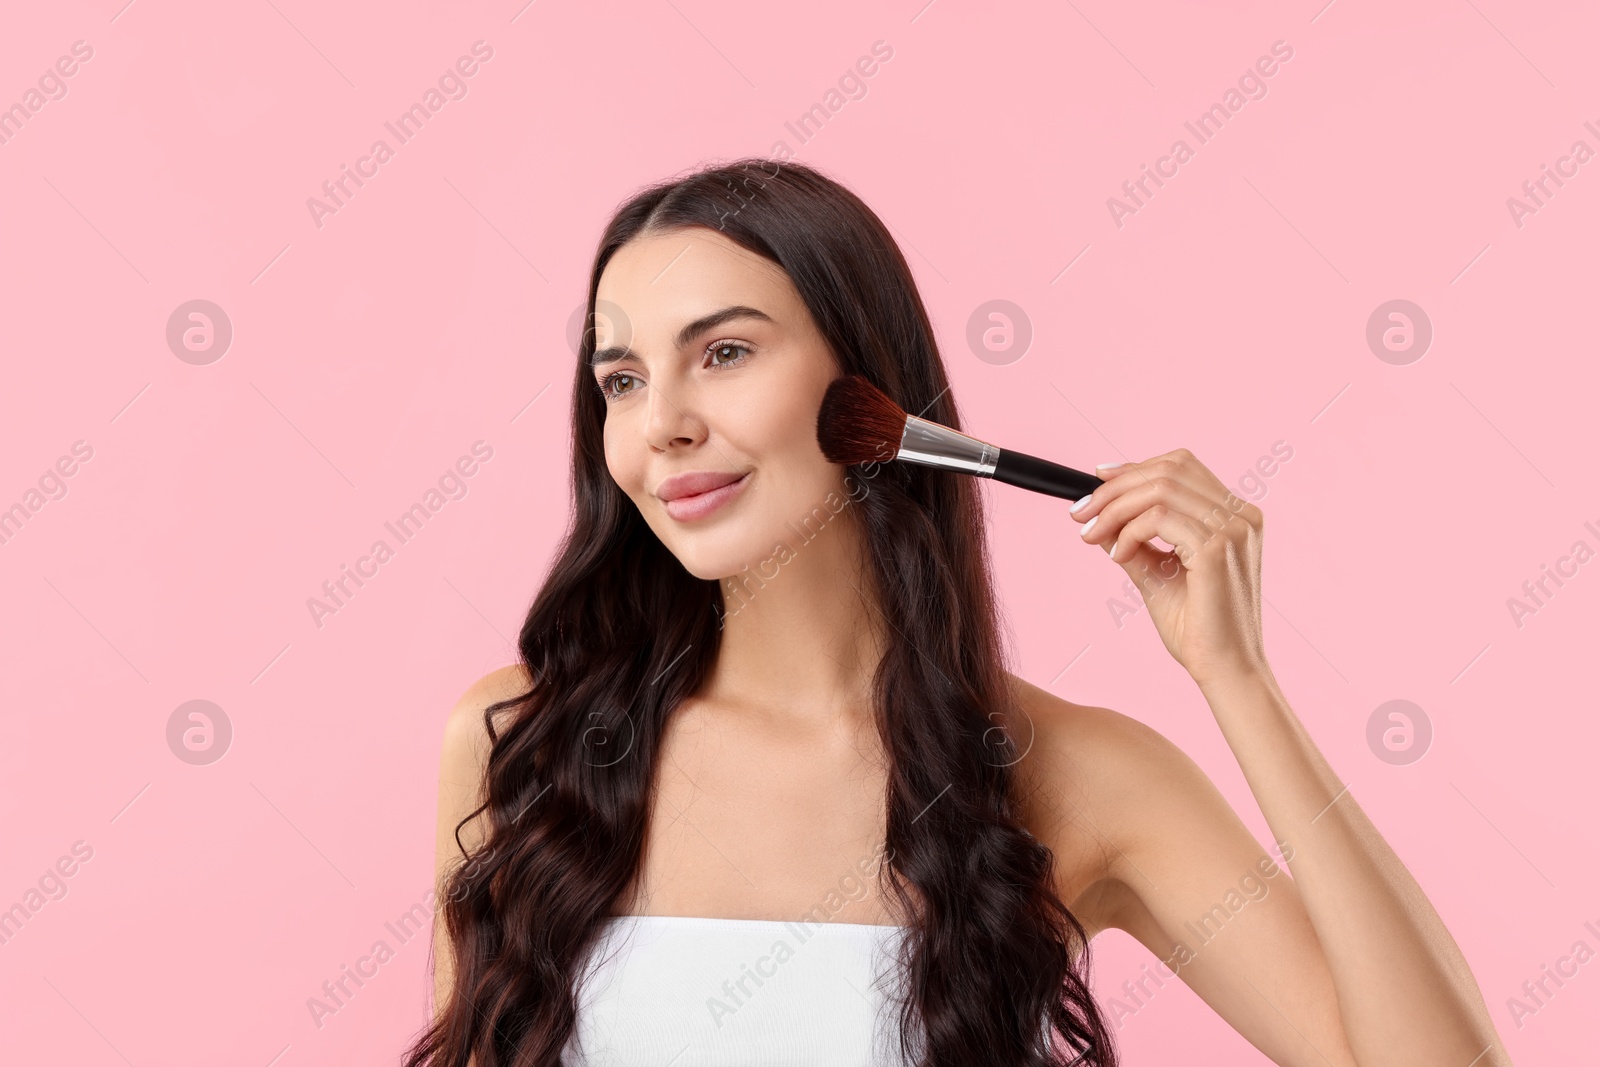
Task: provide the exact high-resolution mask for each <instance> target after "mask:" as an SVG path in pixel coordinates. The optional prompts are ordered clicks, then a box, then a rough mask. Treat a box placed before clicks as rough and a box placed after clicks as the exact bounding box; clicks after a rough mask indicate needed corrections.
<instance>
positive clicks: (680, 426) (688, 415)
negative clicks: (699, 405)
mask: <svg viewBox="0 0 1600 1067" xmlns="http://www.w3.org/2000/svg"><path fill="white" fill-rule="evenodd" d="M674 392H675V393H677V395H676V396H674V395H669V394H668V393H667V391H666V390H664V389H662V388H661V387H660V386H659V385H652V386H650V388H649V394H650V395H649V396H647V397H645V405H646V414H645V439H646V440H647V441H649V443H650V447H652V448H654V449H657V450H658V451H662V452H665V451H666V450H667V449H669V448H671V447H672V446H673V445H675V444H676V445H688V444H694V443H696V442H697V441H700V440H703V439H704V438H705V423H704V422H703V421H702V420H701V419H700V418H699V416H698V415H697V414H696V413H695V411H694V410H693V408H694V402H693V399H692V398H691V397H689V396H687V395H686V394H685V392H684V391H683V390H674Z"/></svg>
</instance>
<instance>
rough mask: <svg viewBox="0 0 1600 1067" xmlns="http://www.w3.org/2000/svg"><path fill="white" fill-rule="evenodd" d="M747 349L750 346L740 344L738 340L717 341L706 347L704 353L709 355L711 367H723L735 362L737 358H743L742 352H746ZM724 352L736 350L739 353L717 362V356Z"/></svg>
mask: <svg viewBox="0 0 1600 1067" xmlns="http://www.w3.org/2000/svg"><path fill="white" fill-rule="evenodd" d="M749 351H750V346H748V345H742V344H740V343H739V342H738V341H718V342H716V343H715V344H713V345H711V346H709V347H708V348H707V349H706V353H707V354H708V355H709V356H710V357H711V365H712V366H713V367H725V366H727V365H728V364H729V363H737V362H739V360H741V359H743V358H744V354H748V353H749ZM724 352H738V353H741V354H740V355H736V356H733V357H732V358H730V359H727V360H723V361H722V362H718V361H717V357H718V356H719V355H721V354H722V353H724Z"/></svg>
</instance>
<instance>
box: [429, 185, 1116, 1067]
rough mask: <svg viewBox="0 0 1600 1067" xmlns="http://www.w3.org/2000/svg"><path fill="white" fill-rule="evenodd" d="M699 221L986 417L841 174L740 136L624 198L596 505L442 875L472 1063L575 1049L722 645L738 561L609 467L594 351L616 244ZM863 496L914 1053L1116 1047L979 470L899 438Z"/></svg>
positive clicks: (895, 384) (449, 1027)
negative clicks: (721, 568) (767, 156)
mask: <svg viewBox="0 0 1600 1067" xmlns="http://www.w3.org/2000/svg"><path fill="white" fill-rule="evenodd" d="M690 226H703V227H707V228H709V229H713V230H718V231H720V232H721V233H722V234H723V235H725V236H726V237H728V238H729V239H731V240H732V241H734V242H736V243H738V244H739V245H741V246H743V247H744V248H746V249H749V250H750V251H752V252H755V253H757V254H759V255H761V256H764V257H766V258H767V259H769V260H771V261H772V262H774V263H776V264H778V265H779V266H781V267H782V268H783V269H784V270H785V271H786V272H787V273H788V275H789V277H790V278H791V279H792V280H793V282H794V285H795V287H796V288H797V289H798V290H799V293H800V296H801V298H802V299H803V300H804V302H805V304H806V307H807V308H808V309H809V310H810V313H811V315H812V317H813V318H814V319H815V321H816V324H817V326H818V327H819V329H820V330H821V333H822V335H823V337H824V338H826V339H827V342H828V344H829V345H830V346H831V348H832V350H833V352H834V353H835V355H836V357H837V359H838V361H839V364H840V366H841V367H842V369H843V371H844V373H846V374H860V375H863V376H865V377H866V378H867V379H868V380H870V381H871V382H872V383H873V384H874V385H876V386H877V387H878V388H880V389H882V390H883V391H884V392H885V393H887V394H888V395H889V396H891V397H893V398H894V399H895V400H896V401H897V402H899V404H900V405H901V406H902V407H904V408H905V409H906V410H907V411H910V412H913V413H918V414H922V415H923V416H925V417H927V418H930V419H932V420H934V421H936V422H940V423H943V424H944V425H946V426H950V427H956V428H959V427H960V425H961V423H960V418H959V416H958V414H957V412H956V404H955V400H954V398H953V397H952V396H951V395H950V391H949V383H948V381H947V379H946V377H945V369H944V365H943V363H942V362H941V359H940V356H939V353H938V350H937V348H936V347H935V343H934V338H933V330H932V327H931V326H930V324H929V321H928V315H927V312H926V310H925V309H924V307H923V305H922V300H921V297H920V296H919V295H918V293H917V290H916V285H915V282H914V280H913V278H912V275H911V271H910V269H909V268H908V267H907V265H906V261H905V258H904V257H903V256H902V255H901V253H900V250H899V248H898V247H897V246H896V245H895V242H894V240H893V239H892V238H891V236H890V234H889V232H888V230H887V229H886V228H885V227H884V225H883V223H882V222H881V221H880V220H879V219H878V218H877V216H876V215H874V214H873V212H872V211H871V209H869V208H868V207H867V206H866V204H864V203H863V202H862V201H861V200H860V199H859V198H858V197H856V196H855V195H854V194H853V193H851V192H850V191H849V190H847V189H845V188H844V187H843V186H841V185H839V184H838V183H837V182H835V181H833V180H831V179H829V178H827V177H825V176H823V175H822V174H821V173H820V172H819V171H817V170H815V169H814V168H811V167H808V166H805V165H801V164H797V163H787V162H786V163H778V162H776V161H771V160H762V159H755V158H750V159H741V160H737V161H735V162H733V163H730V164H727V165H723V166H717V167H710V168H705V169H701V170H699V171H696V172H694V173H691V174H689V175H688V176H687V177H682V178H677V179H673V180H669V181H665V182H662V183H660V184H657V185H655V186H652V187H650V188H648V189H646V190H644V191H643V192H641V193H639V194H638V195H636V196H634V197H633V198H632V199H630V200H628V201H627V202H625V203H624V204H623V205H622V206H621V207H620V208H619V209H618V211H617V213H616V215H615V216H614V217H613V219H612V220H611V223H610V225H609V226H608V227H607V228H606V231H605V234H604V237H603V238H602V240H601V242H600V247H599V249H598V251H597V253H596V255H595V259H594V266H593V270H592V271H591V273H590V277H589V295H588V319H587V320H586V321H587V322H588V323H589V324H590V329H589V330H587V331H586V332H585V333H584V335H583V340H582V343H581V346H580V352H579V359H578V361H577V365H576V366H575V367H574V371H573V378H572V444H573V447H572V491H573V500H572V520H571V525H570V526H569V528H568V530H567V532H566V535H565V538H564V540H563V542H562V545H561V548H560V550H559V553H558V556H557V558H556V561H555V563H554V565H553V566H552V567H551V569H550V572H549V575H548V577H547V578H546V579H545V582H544V585H543V587H542V588H541V589H540V590H539V593H538V595H537V596H536V597H535V599H534V601H533V605H532V607H531V608H530V609H529V611H528V616H527V620H526V621H525V622H524V623H523V626H522V632H521V634H520V636H519V639H518V645H519V649H520V652H521V656H522V663H523V667H524V668H525V669H526V671H527V675H528V677H529V678H530V679H532V683H533V684H532V685H531V687H530V689H529V691H528V692H526V693H523V694H522V695H520V696H518V697H515V698H513V699H510V700H505V701H501V702H499V703H497V704H494V705H491V706H490V707H489V708H488V709H486V710H485V712H484V722H485V726H486V727H487V729H488V732H489V736H490V738H491V741H492V748H491V752H490V756H489V761H488V767H487V770H486V778H487V781H486V783H485V785H486V792H485V797H486V800H485V803H484V804H483V805H482V806H481V807H479V808H478V809H477V810H476V811H474V812H473V813H472V815H470V816H468V818H467V819H464V820H463V821H462V823H461V824H460V826H458V827H457V830H456V832H457V842H458V844H459V842H460V829H461V826H465V825H466V824H467V822H468V821H470V820H471V819H472V818H474V817H476V816H478V815H479V814H481V813H483V812H485V811H487V813H488V814H487V818H486V820H485V837H484V840H483V842H482V844H481V845H480V846H479V847H478V848H476V849H475V850H474V851H473V853H472V855H470V856H468V855H467V854H466V852H465V850H463V857H464V859H465V861H466V862H464V863H463V864H462V865H461V866H460V867H458V868H457V869H455V871H454V872H453V873H452V874H451V875H450V877H449V878H448V879H447V880H446V885H445V886H443V887H442V889H443V894H444V895H443V901H444V903H443V904H442V905H441V906H442V908H443V913H444V917H445V926H446V929H447V931H448V936H449V940H450V945H451V948H452V950H453V954H454V961H455V963H454V981H453V985H452V987H451V988H450V989H449V990H448V992H447V994H446V998H447V999H446V1001H445V1002H444V1003H443V1004H442V1005H440V1006H439V1008H440V1009H441V1010H440V1011H439V1012H438V1015H437V1018H436V1021H435V1022H434V1023H433V1024H432V1025H431V1026H430V1027H429V1028H428V1029H427V1031H426V1032H425V1033H423V1034H422V1035H421V1036H420V1037H419V1038H418V1039H417V1041H416V1043H415V1044H414V1045H413V1046H412V1047H411V1048H410V1049H409V1050H408V1052H407V1055H406V1059H405V1061H404V1067H465V1064H466V1063H467V1057H468V1054H469V1053H470V1054H472V1055H473V1056H475V1058H476V1064H477V1067H506V1065H512V1064H515V1065H518V1067H523V1065H527V1067H546V1065H549V1067H555V1065H557V1064H559V1062H560V1055H561V1051H562V1049H563V1047H564V1045H565V1043H566V1042H567V1040H568V1037H569V1035H570V1034H571V1033H572V1031H573V1027H574V1025H575V1022H576V1018H577V1006H578V996H579V992H578V987H577V986H576V985H575V983H576V982H578V981H579V980H581V978H582V973H581V972H582V967H583V963H584V961H585V959H586V957H587V954H588V952H589V951H590V950H591V948H592V946H594V945H595V944H596V943H597V941H598V939H599V936H600V934H601V926H602V923H603V922H604V921H605V920H606V919H607V918H609V917H610V916H612V915H613V914H614V909H615V908H616V907H617V906H618V903H619V901H622V900H626V899H627V897H626V894H627V892H628V891H630V889H631V886H632V883H633V879H634V877H635V874H636V871H637V869H638V867H639V862H640V858H641V854H642V848H643V845H644V843H645V834H646V826H647V822H648V816H649V813H650V797H651V790H652V784H653V779H654V774H655V768H656V760H657V756H658V753H659V751H660V743H661V739H662V736H663V728H664V727H665V725H666V723H667V720H668V717H669V716H670V715H671V714H672V711H673V709H674V708H675V707H676V706H677V705H678V704H679V702H680V701H682V700H684V699H685V698H686V697H688V696H690V695H691V694H693V693H695V692H696V691H697V689H698V688H699V687H700V685H701V683H702V682H703V681H705V680H706V679H707V677H708V675H709V672H710V670H711V668H712V666H713V664H714V663H715V661H716V657H717V647H718V640H719V637H720V633H721V631H720V619H721V612H722V611H723V603H722V596H723V594H722V589H721V585H720V583H719V582H717V581H713V580H705V579H700V578H696V577H694V576H693V575H691V574H690V573H689V572H688V571H687V570H685V569H684V567H683V566H682V565H681V564H680V563H679V562H678V560H677V559H676V558H675V557H674V556H673V555H672V554H671V553H670V552H668V550H667V549H666V547H665V546H664V545H663V544H662V543H661V542H660V541H659V540H658V539H657V538H656V536H655V534H654V533H653V532H652V531H651V530H650V528H649V526H648V525H647V524H646V523H645V521H644V518H643V517H642V516H641V515H640V513H639V511H638V509H637V508H636V507H635V506H634V504H633V503H632V501H631V500H629V498H628V497H627V496H626V495H625V494H624V493H623V491H622V490H621V489H620V488H619V487H618V486H617V484H616V482H615V481H614V480H613V479H612V478H611V475H610V472H609V471H608V469H607V467H606V460H605V453H604V449H603V444H602V427H603V424H604V422H605V406H604V405H605V401H604V399H603V398H602V397H601V395H600V392H599V390H598V389H597V388H596V387H595V383H594V379H593V376H592V372H591V371H590V369H589V366H588V364H589V361H590V359H591V358H592V357H593V355H594V347H595V340H594V332H593V328H592V327H593V323H594V314H595V292H596V288H597V286H598V284H599V281H600V276H601V272H602V271H604V270H605V267H606V264H607V263H608V262H609V261H610V259H611V257H612V255H614V254H615V253H616V251H617V250H618V249H619V248H621V247H622V246H623V245H624V244H626V243H627V242H628V241H630V240H632V239H633V238H635V237H637V236H640V235H642V234H652V233H659V232H662V231H666V230H672V229H678V228H682V227H690ZM854 473H855V474H857V475H859V473H860V472H859V471H855V472H854ZM853 507H854V508H855V519H856V521H858V522H859V523H860V524H861V528H862V530H863V531H864V534H865V544H866V549H867V557H868V559H869V565H868V577H869V578H870V580H871V582H872V585H873V588H872V589H871V590H868V591H867V592H868V595H869V596H870V597H871V598H872V600H873V602H874V604H875V611H876V612H879V613H881V616H882V622H884V623H886V624H887V627H886V628H885V629H884V631H883V632H884V633H886V634H889V635H890V638H891V640H889V641H888V642H887V648H886V651H885V653H884V655H883V657H882V659H881V660H880V662H879V664H878V667H877V670H876V673H875V674H874V677H873V701H874V710H875V715H876V721H877V728H878V733H879V736H880V737H881V739H882V742H883V745H884V747H885V749H886V750H887V753H888V757H889V776H888V787H887V790H888V797H887V811H888V816H887V826H886V832H885V841H884V845H885V848H884V850H883V851H884V853H885V855H886V856H887V857H888V861H887V862H886V863H884V865H883V866H882V867H881V869H880V879H881V881H882V884H883V888H884V889H885V891H886V892H887V893H889V894H892V896H893V899H894V900H896V901H897V902H898V903H899V906H900V908H901V911H902V913H903V914H904V915H906V916H908V917H909V918H908V922H907V924H906V925H907V926H908V933H907V936H906V937H905V938H903V939H902V942H901V946H902V947H901V957H900V959H899V961H898V962H899V963H900V965H901V967H902V971H901V974H902V976H903V978H904V979H905V980H906V982H907V985H906V986H905V987H904V988H905V990H906V993H905V997H904V999H903V1001H902V1002H901V1003H900V1005H899V1007H900V1023H901V1035H902V1051H903V1053H904V1055H905V1057H906V1059H907V1062H910V1063H916V1064H918V1065H919V1067H967V1065H970V1064H976V1063H983V1064H994V1065H999V1067H1046V1065H1052V1067H1055V1065H1060V1064H1064V1063H1069V1062H1071V1063H1078V1064H1086V1065H1087V1064H1093V1065H1114V1064H1115V1062H1116V1053H1115V1050H1114V1048H1113V1046H1112V1042H1111V1035H1110V1033H1109V1032H1108V1030H1107V1028H1106V1026H1105V1024H1104V1020H1103V1019H1102V1017H1101V1015H1100V1012H1099V1010H1098V1009H1097V1007H1096V1005H1095V1003H1094V999H1093V996H1092V994H1091V991H1090V989H1089V985H1088V982H1087V979H1086V974H1087V966H1088V939H1087V937H1086V936H1085V931H1084V928H1083V926H1082V925H1081V924H1080V923H1079V922H1078V920H1077V919H1076V918H1075V917H1074V916H1073V915H1072V913H1071V912H1070V911H1069V910H1068V909H1067V907H1066V906H1065V905H1064V904H1062V902H1061V901H1060V899H1059V898H1058V897H1057V896H1056V894H1055V892H1054V890H1053V888H1052V870H1053V863H1054V858H1053V855H1052V853H1051V851H1050V850H1049V849H1048V848H1047V847H1046V846H1045V845H1044V844H1043V843H1041V842H1040V841H1039V840H1037V839H1036V838H1035V837H1033V836H1032V835H1031V834H1030V833H1029V832H1028V830H1027V829H1026V828H1025V827H1024V826H1023V825H1022V823H1021V821H1020V817H1019V806H1018V798H1017V797H1015V796H1014V795H1013V793H1014V790H1015V786H1014V778H1015V774H1014V768H1013V765H1014V764H1015V763H1016V762H1017V760H1018V759H1019V758H1020V757H1021V755H1022V753H1020V752H1018V751H1017V748H1016V745H1015V743H1014V740H1013V739H1012V738H1011V737H1010V736H1009V735H1008V734H1007V733H1006V732H1005V731H1004V730H1001V729H997V728H996V723H997V722H1002V721H1009V719H1001V718H999V717H998V716H997V714H996V713H1003V712H1006V711H1007V710H1008V709H1014V708H1015V704H1014V703H1013V701H1014V696H1013V694H1012V691H1011V689H1010V686H1009V684H1008V680H1007V678H1006V672H1005V668H1004V666H1003V651H1002V646H1001V642H1000V638H999V634H998V624H997V619H996V610H995V604H994V596H993V590H992V587H991V577H990V570H989V556H988V548H987V544H986V540H985V528H984V521H983V512H982V498H981V497H980V495H979V494H978V492H977V489H976V487H975V482H974V480H973V479H969V478H965V477H960V476H953V475H951V474H948V473H942V472H939V471H933V470H930V469H928V468H925V467H922V466H917V465H913V464H908V463H884V464H881V465H878V469H876V470H875V471H874V472H873V475H872V477H871V484H870V490H869V491H868V492H867V493H866V494H865V495H864V496H862V497H861V498H860V500H859V501H858V502H857V503H855V504H854V505H853ZM511 708H515V709H517V710H516V712H515V714H514V716H513V717H512V718H511V719H510V720H509V722H507V723H506V724H505V728H504V731H503V732H497V731H496V728H495V720H496V719H497V718H498V717H499V714H500V713H501V712H503V711H505V710H506V709H511ZM908 886H909V887H911V889H910V890H909V891H908ZM1080 953H1081V956H1082V958H1081V960H1080V959H1079V956H1080ZM1080 966H1082V967H1083V968H1085V970H1084V972H1083V973H1080V972H1079V970H1078V968H1079V967H1080Z"/></svg>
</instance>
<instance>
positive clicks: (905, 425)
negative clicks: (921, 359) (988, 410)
mask: <svg viewBox="0 0 1600 1067" xmlns="http://www.w3.org/2000/svg"><path fill="white" fill-rule="evenodd" d="M817 444H818V445H820V446H821V447H822V454H823V455H824V456H826V457H827V458H828V462H829V463H839V464H844V465H846V466H848V465H851V464H859V463H877V462H882V461H883V460H885V459H902V460H905V461H906V462H907V463H920V464H922V465H923V466H927V467H939V468H942V469H944V470H952V471H959V472H961V473H962V474H975V475H977V476H978V477H979V478H993V479H994V480H995V481H997V482H1005V483H1006V484H1007V485H1015V486H1019V487H1021V488H1023V489H1031V490H1033V491H1034V492H1035V493H1044V494H1046V495H1047V496H1059V497H1064V498H1066V499H1067V500H1077V499H1078V498H1079V497H1084V496H1088V495H1089V494H1090V493H1092V492H1094V490H1095V487H1096V486H1098V485H1100V484H1102V482H1103V481H1104V479H1101V478H1097V477H1095V476H1094V475H1092V474H1085V473H1084V472H1083V471H1079V470H1073V469H1072V468H1071V467H1063V466H1061V464H1059V463H1051V462H1050V461H1049V460H1047V459H1040V458H1038V457H1037V456H1030V455H1028V454H1027V453H1025V452H1013V451H1011V450H1010V449H1005V448H998V447H996V446H995V445H991V444H989V443H988V442H987V441H980V440H978V439H977V438H975V437H968V436H967V435H966V434H964V433H960V432H959V431H956V430H952V429H950V428H949V427H948V426H942V425H940V424H939V423H937V422H929V421H928V420H927V419H921V418H918V417H917V416H915V415H908V414H906V411H905V409H904V408H902V407H901V406H900V405H899V404H896V403H895V402H894V401H893V400H891V399H890V398H889V397H888V396H886V395H885V394H884V393H883V391H882V390H880V389H879V388H878V387H877V386H875V385H873V384H872V383H871V382H869V381H867V380H866V379H865V378H863V377H861V376H860V375H856V374H851V375H846V376H845V377H843V378H839V379H836V380H835V381H834V382H833V384H831V385H829V386H828V391H827V392H826V393H824V394H823V397H822V410H820V411H819V412H817Z"/></svg>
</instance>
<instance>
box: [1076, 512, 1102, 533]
mask: <svg viewBox="0 0 1600 1067" xmlns="http://www.w3.org/2000/svg"><path fill="white" fill-rule="evenodd" d="M1099 518H1100V516H1098V515H1096V516H1095V517H1094V518H1093V519H1090V520H1089V521H1088V522H1086V523H1084V524H1083V529H1081V530H1079V531H1078V536H1079V537H1088V536H1089V531H1090V530H1092V529H1094V524H1095V522H1096V520H1098V519H1099Z"/></svg>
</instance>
